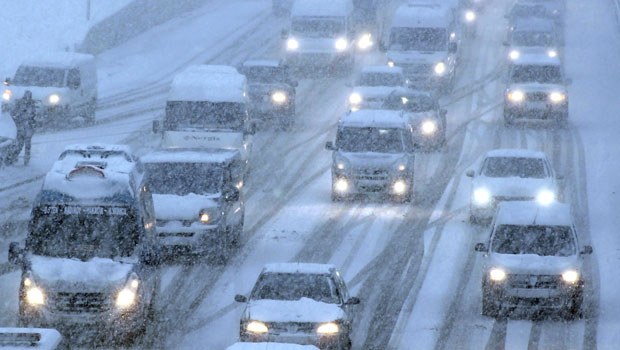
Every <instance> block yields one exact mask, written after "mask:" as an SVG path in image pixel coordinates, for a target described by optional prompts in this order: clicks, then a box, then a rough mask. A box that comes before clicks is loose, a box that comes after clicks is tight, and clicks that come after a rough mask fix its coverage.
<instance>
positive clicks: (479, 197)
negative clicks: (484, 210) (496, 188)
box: [473, 188, 491, 205]
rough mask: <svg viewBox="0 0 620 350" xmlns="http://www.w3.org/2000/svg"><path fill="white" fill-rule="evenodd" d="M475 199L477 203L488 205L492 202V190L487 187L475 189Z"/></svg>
mask: <svg viewBox="0 0 620 350" xmlns="http://www.w3.org/2000/svg"><path fill="white" fill-rule="evenodd" d="M473 200H474V203H475V204H477V205H488V204H489V203H490V202H491V192H489V190H487V189H486V188H477V189H475V190H474V195H473Z"/></svg>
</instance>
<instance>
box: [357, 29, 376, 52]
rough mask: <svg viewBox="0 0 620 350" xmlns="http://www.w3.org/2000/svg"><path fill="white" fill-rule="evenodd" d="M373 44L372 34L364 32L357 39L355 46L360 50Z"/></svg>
mask: <svg viewBox="0 0 620 350" xmlns="http://www.w3.org/2000/svg"><path fill="white" fill-rule="evenodd" d="M372 45H373V42H372V35H371V34H370V33H364V34H362V36H360V38H359V39H358V40H357V48H358V49H360V50H367V49H369V48H370V47H371V46H372Z"/></svg>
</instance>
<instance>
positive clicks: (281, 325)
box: [269, 322, 316, 333]
mask: <svg viewBox="0 0 620 350" xmlns="http://www.w3.org/2000/svg"><path fill="white" fill-rule="evenodd" d="M315 328H316V324H315V323H311V322H274V323H271V324H270V325H269V331H270V332H273V333H313V332H314V329H315Z"/></svg>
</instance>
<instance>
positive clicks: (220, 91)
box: [168, 65, 246, 103]
mask: <svg viewBox="0 0 620 350" xmlns="http://www.w3.org/2000/svg"><path fill="white" fill-rule="evenodd" d="M245 89H246V79H245V76H244V75H243V74H240V73H239V72H238V71H237V69H236V68H234V67H231V66H223V65H195V66H189V67H187V68H186V69H185V70H184V71H182V72H181V73H179V74H177V75H176V76H175V77H174V79H173V80H172V85H171V86H170V91H169V93H168V101H209V102H235V103H245V102H246V91H245Z"/></svg>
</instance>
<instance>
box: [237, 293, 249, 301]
mask: <svg viewBox="0 0 620 350" xmlns="http://www.w3.org/2000/svg"><path fill="white" fill-rule="evenodd" d="M235 301H236V302H238V303H246V302H247V301H248V297H246V296H245V295H241V294H237V295H235Z"/></svg>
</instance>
